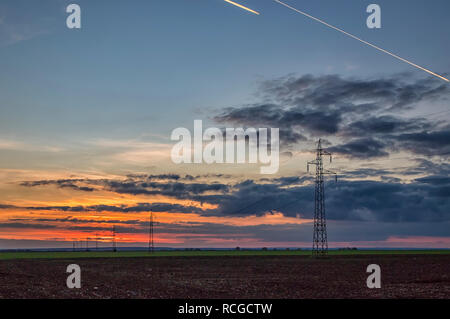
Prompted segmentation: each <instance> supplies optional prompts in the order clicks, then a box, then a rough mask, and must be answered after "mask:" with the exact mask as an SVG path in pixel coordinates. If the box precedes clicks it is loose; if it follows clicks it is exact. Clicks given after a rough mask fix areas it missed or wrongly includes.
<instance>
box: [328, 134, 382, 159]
mask: <svg viewBox="0 0 450 319" xmlns="http://www.w3.org/2000/svg"><path fill="white" fill-rule="evenodd" d="M328 151H330V152H332V153H336V154H341V155H345V156H348V157H351V158H361V159H368V158H375V157H383V156H387V155H389V153H388V152H387V145H386V144H385V143H383V142H382V141H380V140H376V139H374V138H363V139H355V140H351V141H350V142H348V143H344V144H340V145H336V146H333V147H330V148H328Z"/></svg>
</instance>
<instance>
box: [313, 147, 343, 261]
mask: <svg viewBox="0 0 450 319" xmlns="http://www.w3.org/2000/svg"><path fill="white" fill-rule="evenodd" d="M316 154H317V155H316V159H315V160H314V161H310V162H308V164H307V171H308V172H309V165H315V166H316V181H315V193H314V235H313V248H312V254H313V256H315V257H322V256H326V255H327V254H328V238H327V219H326V214H325V187H324V178H323V176H324V175H327V174H332V175H334V176H335V179H336V181H337V175H336V173H334V172H332V171H329V170H327V169H324V168H323V156H330V163H331V162H332V159H333V157H332V155H331V153H329V152H327V151H325V150H324V149H323V148H322V141H321V140H320V139H319V142H318V143H317V150H316Z"/></svg>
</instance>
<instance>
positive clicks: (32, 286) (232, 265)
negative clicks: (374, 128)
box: [0, 255, 450, 299]
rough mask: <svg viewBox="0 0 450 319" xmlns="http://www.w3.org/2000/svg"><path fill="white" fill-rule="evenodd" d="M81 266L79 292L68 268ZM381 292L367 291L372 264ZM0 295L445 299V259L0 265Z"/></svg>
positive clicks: (449, 291)
mask: <svg viewBox="0 0 450 319" xmlns="http://www.w3.org/2000/svg"><path fill="white" fill-rule="evenodd" d="M72 263H75V264H78V265H80V267H81V281H82V288H81V289H68V288H67V287H66V278H67V276H68V274H67V273H66V267H67V265H69V264H72ZM372 263H375V264H378V265H380V266H381V280H382V288H381V289H368V288H367V286H366V279H367V276H368V275H369V274H367V273H366V268H367V266H368V265H369V264H372ZM0 298H231V299H234V298H277V299H279V298H283V299H284V298H290V299H293V298H446V299H448V298H450V255H417V256H416V255H408V256H400V255H399V256H389V255H382V256H333V257H330V258H328V259H323V260H317V259H312V258H310V257H306V256H261V257H255V256H251V257H244V256H239V257H155V258H152V257H150V258H92V259H73V260H61V259H59V260H50V259H47V260H45V259H34V260H5V261H0Z"/></svg>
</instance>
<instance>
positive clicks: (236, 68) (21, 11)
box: [0, 0, 450, 140]
mask: <svg viewBox="0 0 450 319" xmlns="http://www.w3.org/2000/svg"><path fill="white" fill-rule="evenodd" d="M68 3H70V2H68V1H39V2H30V1H3V2H2V4H1V7H0V8H1V11H0V12H1V14H2V17H3V18H2V26H3V27H4V28H6V27H8V30H9V31H3V32H2V33H1V38H0V43H3V45H2V46H1V50H0V68H1V70H2V76H1V79H0V81H1V86H0V90H1V92H0V93H1V95H2V97H3V101H4V103H5V104H7V105H10V107H2V109H1V112H2V114H1V118H2V123H1V124H2V125H1V127H0V132H2V133H3V134H6V135H14V136H17V137H19V138H22V137H23V138H41V139H43V140H45V139H47V138H49V137H50V136H52V137H54V135H55V133H57V134H58V137H60V138H63V137H64V138H65V137H67V138H71V137H77V138H78V137H86V135H88V136H93V135H98V136H105V135H107V136H108V137H111V136H121V137H124V135H127V134H128V135H129V136H128V137H131V136H135V135H136V134H143V133H144V132H148V131H149V128H150V130H151V131H153V132H154V133H157V132H165V133H166V134H167V132H169V131H170V130H171V129H172V128H171V126H174V127H177V126H180V125H188V124H189V123H191V119H192V117H193V116H195V115H193V114H192V113H193V112H198V110H199V109H206V110H208V108H219V109H220V108H221V107H226V106H234V105H237V104H245V103H250V102H252V101H254V96H253V94H254V92H255V86H256V85H257V83H258V81H261V80H264V79H271V78H274V77H279V76H283V75H286V74H289V73H296V74H300V75H301V74H308V73H312V74H335V73H336V74H341V75H345V76H365V77H371V76H377V75H382V74H389V73H397V72H404V71H411V72H414V73H416V72H420V71H416V70H414V69H412V68H411V67H410V66H408V65H406V64H403V63H401V62H399V61H397V60H395V59H393V58H392V57H389V56H387V55H383V54H382V53H380V52H378V51H375V50H374V49H372V48H369V47H365V46H363V45H362V44H361V43H358V42H356V41H354V40H352V39H350V38H347V37H345V36H344V35H342V34H339V33H337V32H335V31H333V30H330V29H327V28H326V27H324V26H322V25H320V24H318V23H316V22H314V21H312V20H309V19H307V18H305V17H303V16H301V15H298V14H296V13H294V12H291V11H289V10H288V9H286V8H284V7H282V6H280V5H279V4H277V3H275V2H273V1H269V0H267V1H264V0H253V1H250V0H249V1H242V3H244V4H245V5H247V6H249V7H251V8H255V9H257V10H258V11H260V12H261V15H260V16H255V15H252V14H249V13H247V12H245V11H243V10H241V9H239V8H236V7H234V6H231V5H229V4H227V3H225V2H224V1H221V0H174V1H137V0H136V1H132V2H125V1H94V2H93V1H79V2H78V3H79V4H80V6H81V8H82V23H83V27H82V29H81V30H79V31H78V30H77V31H74V30H69V29H67V28H66V27H65V17H66V16H67V14H66V13H65V10H64V9H65V6H66V4H68ZM369 3H370V2H368V1H339V2H336V1H326V0H323V1H290V4H292V5H295V6H297V7H300V8H301V9H303V10H305V11H307V12H309V13H311V14H313V15H316V16H318V17H320V18H323V19H324V20H326V21H328V22H330V23H332V24H335V25H337V26H340V27H342V28H344V29H345V30H347V31H349V32H352V33H354V34H356V35H358V36H361V37H362V38H364V39H366V40H368V41H372V42H374V43H376V44H377V45H380V46H381V47H383V48H386V49H389V50H392V51H393V52H395V53H397V54H399V55H401V56H403V57H405V58H408V59H411V60H412V61H414V62H416V63H418V64H421V65H424V66H426V67H428V68H430V69H432V70H434V71H436V72H441V73H445V72H447V71H448V70H450V61H449V60H448V54H447V52H448V51H449V46H450V44H449V41H447V39H448V38H449V37H450V31H449V30H450V28H449V27H448V20H447V19H446V13H447V12H448V11H449V10H450V4H449V3H448V1H434V2H433V4H432V5H427V4H426V2H425V1H395V2H392V1H379V2H378V3H379V4H380V6H381V8H382V25H383V27H382V29H380V30H370V29H368V28H367V27H366V25H365V19H366V17H367V14H366V12H365V8H366V6H367V5H368V4H369ZM12 30H14V31H12ZM13 32H16V33H19V34H22V36H23V38H24V39H27V40H17V42H14V43H11V41H12V40H11V39H10V38H8V37H11V33H13ZM8 43H9V44H8ZM24 113H26V114H28V115H29V116H27V117H23V116H22V115H23V114H24ZM18 129H20V130H18ZM18 131H20V133H19V132H18ZM87 131H89V132H87Z"/></svg>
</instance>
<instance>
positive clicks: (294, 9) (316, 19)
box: [274, 0, 450, 82]
mask: <svg viewBox="0 0 450 319" xmlns="http://www.w3.org/2000/svg"><path fill="white" fill-rule="evenodd" d="M274 1H275V2H278V3H279V4H281V5H283V6H285V7H286V8H289V9H291V10H293V11H295V12H297V13H300V14H302V15H304V16H306V17H308V18H310V19H313V20H315V21H317V22H319V23H322V24H323V25H326V26H327V27H329V28H331V29H334V30H336V31H339V32H341V33H343V34H345V35H347V36H349V37H351V38H353V39H355V40H358V41H359V42H362V43H364V44H366V45H368V46H370V47H372V48H374V49H377V50H378V51H381V52H383V53H386V54H389V55H390V56H392V57H394V58H396V59H398V60H400V61H402V62H405V63H408V64H409V65H412V66H413V67H415V68H418V69H419V70H422V71H425V72H427V73H429V74H431V75H433V76H435V77H437V78H440V79H441V80H444V81H446V82H450V80H449V79H447V78H445V77H443V76H442V75H439V74H437V73H434V72H432V71H430V70H428V69H426V68H424V67H422V66H420V65H417V64H415V63H413V62H411V61H408V60H406V59H404V58H402V57H400V56H398V55H396V54H394V53H392V52H389V51H387V50H385V49H382V48H380V47H378V46H376V45H375V44H372V43H370V42H367V41H364V40H363V39H361V38H358V37H357V36H355V35H353V34H351V33H348V32H346V31H344V30H342V29H339V28H338V27H335V26H334V25H331V24H329V23H327V22H325V21H323V20H320V19H319V18H316V17H313V16H312V15H310V14H307V13H306V12H303V11H300V10H299V9H296V8H294V7H291V6H290V5H288V4H286V3H284V2H282V1H279V0H274Z"/></svg>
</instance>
